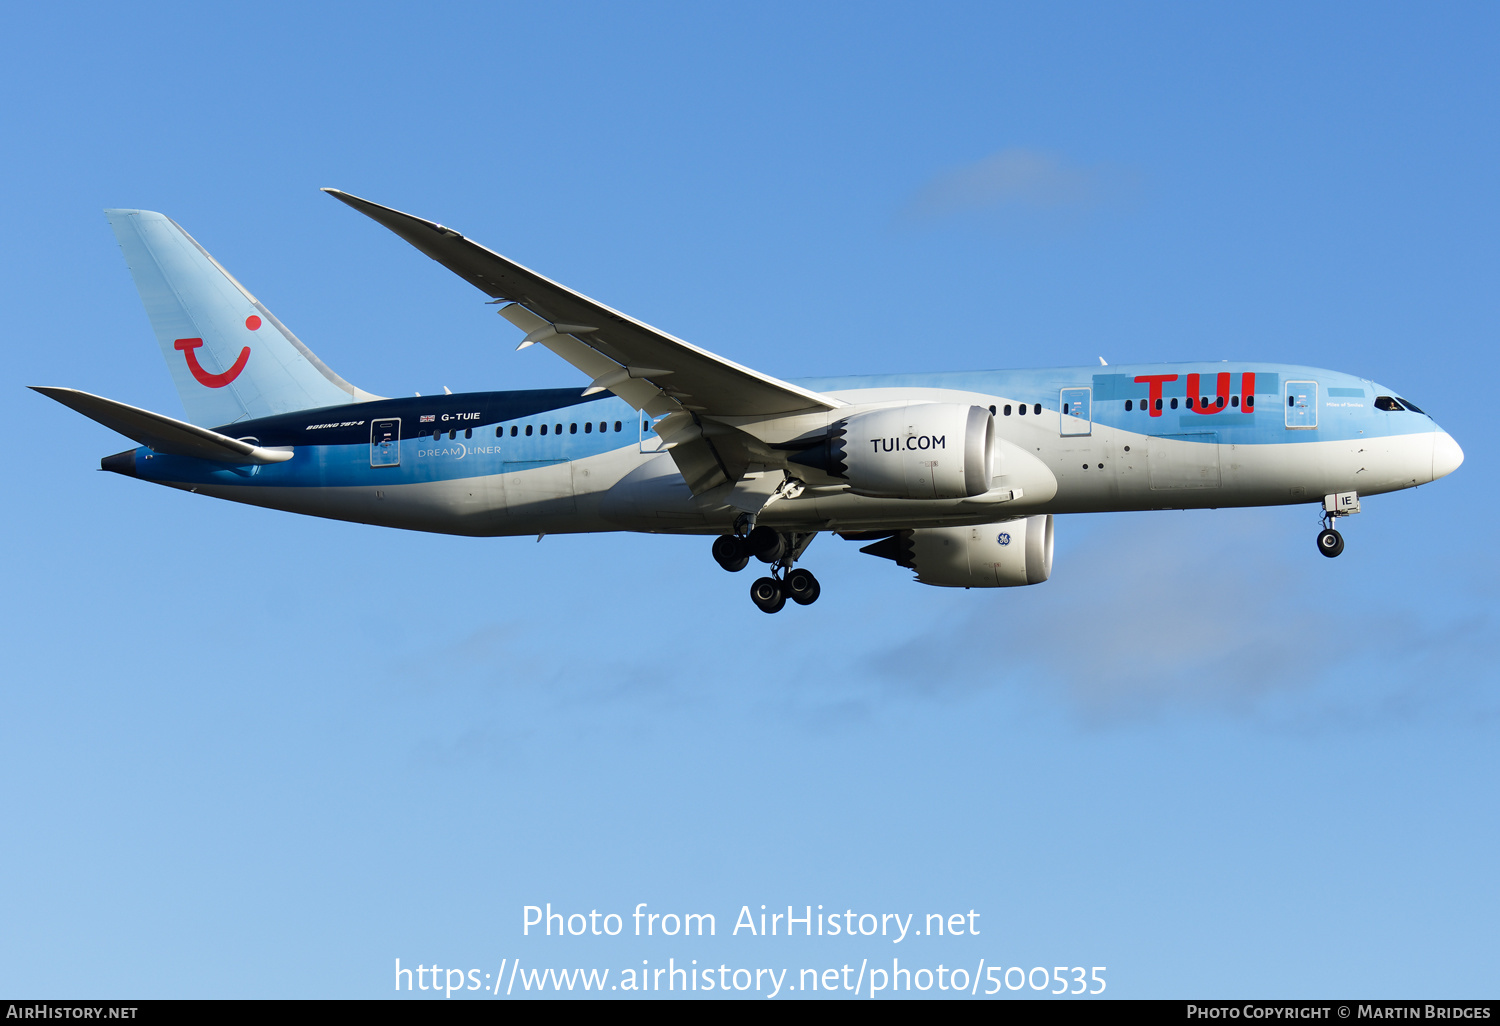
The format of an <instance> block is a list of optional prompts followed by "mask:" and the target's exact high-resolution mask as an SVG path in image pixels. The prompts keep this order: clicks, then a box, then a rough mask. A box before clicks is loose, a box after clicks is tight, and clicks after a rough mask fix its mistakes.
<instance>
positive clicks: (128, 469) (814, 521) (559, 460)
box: [37, 190, 1463, 612]
mask: <svg viewBox="0 0 1500 1026" xmlns="http://www.w3.org/2000/svg"><path fill="white" fill-rule="evenodd" d="M326 191H328V192H329V193H330V194H332V195H333V196H335V197H336V198H338V199H340V200H341V201H343V202H345V203H347V204H348V205H350V206H352V207H354V208H355V209H356V210H359V211H361V212H362V213H365V214H367V215H368V216H370V217H371V218H372V219H374V220H376V221H377V222H379V223H380V224H382V225H384V226H385V227H387V228H389V229H390V230H392V231H393V232H395V233H396V234H397V235H399V236H401V237H402V238H403V239H405V240H406V241H408V242H410V243H411V244H412V245H413V246H415V247H416V248H418V249H419V250H421V251H422V252H424V253H426V254H427V255H428V256H430V257H432V258H433V259H435V260H438V261H439V262H440V263H443V264H444V265H445V266H446V267H448V268H449V269H451V270H453V271H454V272H455V273H457V274H459V275H460V276H462V277H464V278H465V279H467V280H469V281H470V282H471V283H473V284H474V285H476V286H477V287H478V288H480V289H481V290H483V291H484V292H486V293H487V294H489V295H490V296H492V297H494V298H493V300H492V301H493V302H494V303H495V304H496V305H501V304H503V305H502V308H501V309H500V311H499V312H500V314H501V315H502V316H503V317H504V318H505V319H506V320H508V321H509V322H510V323H512V324H513V325H515V326H516V327H517V328H518V329H520V330H521V331H522V332H524V337H523V338H522V339H521V343H520V347H522V348H524V347H526V346H530V345H537V344H540V345H544V346H546V347H547V348H549V349H551V350H552V351H553V352H555V353H556V354H557V355H559V356H561V357H562V358H563V359H564V360H566V361H568V362H569V363H571V364H573V365H574V366H575V367H577V368H578V369H579V370H581V371H583V372H584V374H585V375H586V376H587V378H588V379H589V384H588V386H587V387H586V388H584V389H583V390H582V391H581V392H580V390H579V389H578V388H576V387H575V388H562V389H540V390H527V391H512V392H477V393H467V394H459V395H441V396H414V397H412V398H404V399H386V398H381V397H379V396H375V395H372V394H370V393H368V392H365V391H363V390H362V389H359V388H357V387H356V386H354V385H351V384H350V383H348V382H347V381H345V380H344V379H343V378H341V377H339V376H338V375H337V374H336V373H334V372H333V371H332V369H330V368H329V367H328V366H327V365H326V364H324V363H323V362H322V361H321V360H319V359H318V358H317V356H316V355H314V354H313V353H312V352H311V350H309V349H308V348H307V347H306V346H305V345H303V344H302V342H301V341H300V340H299V339H297V337H296V336H295V335H293V334H292V332H291V331H290V330H289V329H287V328H286V326H285V325H283V324H282V323H281V322H280V321H279V320H277V319H276V318H275V316H274V315H273V314H271V312H270V311H269V310H267V309H266V308H265V307H264V306H263V305H262V304H260V302H259V301H258V300H256V299H255V298H254V297H253V296H252V295H251V294H250V293H249V292H248V291H246V290H245V288H244V287H243V286H242V285H241V284H240V283H239V282H237V281H236V280H235V279H234V278H233V277H232V276H231V275H230V274H229V272H228V271H226V270H225V269H224V268H223V267H221V266H220V265H219V264H218V263H217V262H216V261H215V260H214V259H213V257H211V256H210V255H209V254H208V252H207V251H206V250H205V249H203V247H202V246H200V245H198V243H197V242H196V241H194V240H193V239H192V237H191V236H189V235H188V234H187V233H186V232H185V231H183V229H182V228H181V227H180V226H179V225H177V224H176V223H175V222H173V221H171V220H170V219H169V218H166V217H164V216H163V215H161V214H156V213H153V212H150V211H136V210H114V211H109V212H107V213H108V216H109V219H110V223H111V225H112V226H113V228H114V230H115V234H116V237H117V239H118V240H119V242H120V246H121V249H122V251H123V253H124V255H125V258H126V262H127V264H128V265H129V267H130V270H131V273H132V276H133V277H134V278H135V281H136V284H137V287H138V289H139V291H140V293H141V297H142V301H143V303H144V304H145V307H146V311H147V314H148V316H149V317H150V320H151V323H152V327H153V330H154V331H155V333H156V336H157V340H158V344H159V346H160V348H161V351H162V353H163V356H164V357H165V358H166V361H167V364H168V368H169V370H170V371H171V373H172V377H173V381H174V383H175V384H176V385H177V388H178V391H179V394H180V395H181V396H182V399H183V406H184V408H185V410H186V413H187V419H185V420H177V419H175V418H171V417H167V416H164V415H162V414H157V413H153V412H151V411H148V410H143V409H139V408H137V407H133V406H129V405H127V404H124V403H119V402H115V401H113V400H109V399H104V398H102V397H99V396H94V395H90V394H88V393H84V392H79V391H76V390H73V389H66V388H50V387H49V388H41V387H39V388H38V389H37V391H40V392H42V393H44V394H46V395H48V396H51V397H52V398H54V399H56V400H58V401H59V402H61V403H63V404H65V405H67V406H70V407H72V408H73V409H75V410H78V411H79V412H81V413H84V414H85V415H87V416H89V417H92V418H93V419H95V420H97V421H99V422H100V423H103V424H105V425H106V426H109V427H111V428H112V429H114V430H117V431H119V432H121V433H122V434H125V435H126V436H128V437H130V438H133V439H135V440H136V441H137V442H139V443H140V444H139V445H138V446H137V447H136V448H133V449H130V450H127V451H125V452H122V453H118V454H116V455H114V456H109V457H106V458H105V459H104V460H103V461H102V466H103V468H104V469H106V470H112V471H115V472H118V473H122V474H126V475H130V476H133V477H137V478H140V479H142V480H146V481H152V482H155V483H158V484H164V485H168V486H171V487H174V488H181V489H185V490H188V491H192V492H198V493H202V494H206V495H211V496H216V497H219V498H225V499H232V500H234V501H237V502H245V503H250V504H254V505H260V506H268V507H272V508H276V509H283V510H290V511H293V512H298V513H306V514H310V515H314V516H323V517H331V518H336V519H341V520H351V521H359V522H363V523H370V524H378V525H382V526H387V527H398V528H405V529H410V530H420V531H436V532H444V533H450V534H463V535H475V536H492V535H518V534H549V533H566V532H581V531H618V530H629V531H648V532H664V533H681V534H698V535H712V536H714V542H713V556H714V558H715V559H716V560H717V561H718V562H719V563H720V565H721V566H723V567H724V568H725V569H727V570H731V571H738V570H741V569H743V568H744V567H745V566H747V565H748V563H749V562H750V560H751V559H758V560H759V561H761V562H763V563H764V564H765V565H766V566H767V567H768V570H767V576H764V577H761V578H759V579H758V580H756V581H755V582H754V584H753V585H752V588H751V598H752V600H753V601H754V602H755V604H756V605H757V606H758V607H759V608H761V609H763V610H765V611H767V612H775V611H777V610H779V609H781V608H783V607H784V605H785V603H786V602H787V601H788V600H791V601H793V602H797V603H801V604H807V603H810V602H813V601H815V600H816V599H817V598H818V596H819V593H820V592H821V585H820V584H819V582H818V581H817V579H816V578H815V577H814V576H813V575H812V574H811V573H810V572H809V571H808V570H806V569H805V568H803V567H799V566H797V565H796V564H797V563H798V562H799V560H801V558H802V556H803V554H804V552H805V551H806V550H807V547H808V545H809V544H810V543H811V541H812V539H813V538H814V537H815V536H816V535H817V534H818V533H820V532H836V533H838V534H839V535H840V536H842V537H844V538H846V539H856V540H860V541H864V542H867V543H868V544H866V545H865V546H864V547H863V549H862V551H865V552H869V553H871V554H872V555H876V556H880V557H885V558H888V559H891V560H894V561H895V562H897V563H898V564H900V565H901V566H905V567H907V568H909V569H912V570H914V571H915V572H916V579H917V580H918V581H921V582H922V583H926V584H933V585H939V586H949V587H1007V586H1015V585H1026V584H1036V583H1040V582H1042V581H1045V580H1047V579H1048V577H1049V576H1050V574H1051V564H1052V538H1053V516H1054V515H1056V514H1060V513H1079V512H1107V511H1119V510H1148V509H1150V510H1154V509H1189V508H1205V507H1219V506H1257V505H1276V504H1290V503H1317V504H1318V505H1319V508H1320V511H1321V515H1322V519H1323V523H1322V530H1321V531H1320V532H1319V535H1318V548H1319V551H1320V552H1322V553H1323V554H1324V555H1327V556H1336V555H1338V554H1339V553H1340V552H1341V551H1342V550H1343V545H1344V542H1343V538H1342V536H1341V535H1340V533H1339V532H1338V531H1337V530H1335V529H1334V526H1333V525H1334V523H1335V522H1336V520H1337V519H1338V518H1341V517H1344V516H1348V515H1350V514H1351V513H1356V512H1358V511H1359V509H1360V500H1361V499H1362V498H1363V497H1367V496H1371V495H1377V494H1381V493H1383V492H1390V491H1395V490H1398V489H1401V488H1410V487H1414V486H1417V485H1421V484H1425V483H1427V482H1430V481H1433V480H1436V479H1437V478H1439V477H1442V476H1444V475H1446V474H1448V473H1451V472H1452V471H1453V470H1455V469H1456V468H1457V467H1458V466H1459V464H1460V463H1461V462H1462V460H1463V453H1462V451H1461V450H1460V449H1459V447H1458V445H1457V443H1456V442H1454V440H1453V439H1452V438H1451V437H1450V436H1449V435H1448V434H1447V433H1446V432H1444V431H1442V429H1441V428H1439V427H1438V426H1437V425H1436V423H1434V422H1433V420H1432V419H1431V418H1430V417H1429V416H1428V415H1427V414H1426V413H1425V412H1423V411H1422V410H1421V409H1420V408H1418V407H1417V406H1415V405H1414V404H1413V403H1411V402H1410V401H1408V400H1407V399H1406V398H1405V397H1403V396H1401V395H1400V394H1399V393H1398V392H1397V391H1396V390H1394V389H1392V388H1389V387H1386V386H1383V385H1381V384H1379V383H1376V382H1374V381H1370V380H1368V379H1365V378H1360V377H1357V376H1354V375H1349V374H1343V373H1338V372H1333V371H1328V370H1323V369H1319V368H1313V367H1300V366H1288V365H1279V364H1265V363H1227V362H1223V363H1185V364H1152V365H1139V366H1120V367H1107V366H1100V367H1094V368H1054V369H1041V370H1018V371H981V372H966V373H939V374H913V375H884V376H879V377H845V378H828V379H816V380H801V381H781V380H778V379H775V378H772V377H769V376H767V375H763V374H760V373H758V372H756V371H753V370H751V369H749V368H745V367H742V366H740V365H738V364H734V363H732V362H730V361H727V360H724V359H722V358H720V357H717V356H715V355H714V354H712V353H709V352H707V351H705V350H702V349H699V348H697V347H695V346H692V345H690V344H689V343H687V342H683V341H682V340H680V339H676V338H673V337H672V336H670V335H667V334H666V333H664V332H661V331H659V330H657V329H655V328H652V327H650V326H649V325H645V324H642V323H641V322H639V321H635V320H633V319H632V318H629V317H628V316H626V315H624V314H621V313H619V312H617V311H614V310H612V309H610V308H609V307H607V306H604V305H603V304H600V303H597V302H595V301H594V300H591V299H589V298H587V297H585V296H582V295H580V294H578V293H576V292H573V291H571V290H569V289H567V288H565V287H564V286H561V285H559V284H557V283H555V282H552V281H550V280H549V279H546V278H544V277H542V276H541V275H539V274H537V273H536V272H533V271H530V270H528V269H527V268H525V267H523V266H521V265H519V264H516V263H514V262H513V261H510V260H507V259H506V258H504V257H502V256H500V255H499V254H497V253H494V252H492V251H490V250H488V249H485V248H484V247H482V246H479V245H478V244H476V243H474V242H472V241H471V240H469V239H467V238H465V237H464V236H463V235H461V234H460V233H458V232H456V231H453V230H452V229H449V228H446V227H444V226H442V225H439V224H435V223H433V222H429V221H425V220H422V219H420V218H416V217H412V216H411V215H408V214H403V213H401V212H400V211H396V210H392V209H391V208H388V207H382V206H379V205H378V204H374V203H370V202H369V201H367V200H362V199H359V198H358V197H354V196H350V195H348V194H346V193H342V192H338V191H336V190H326ZM1101 362H1102V361H1101ZM208 425H213V426H212V427H210V426H208Z"/></svg>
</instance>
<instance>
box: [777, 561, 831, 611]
mask: <svg viewBox="0 0 1500 1026" xmlns="http://www.w3.org/2000/svg"><path fill="white" fill-rule="evenodd" d="M782 588H783V590H785V591H786V593H787V596H788V597H789V598H790V599H791V600H792V601H793V602H795V603H797V605H799V606H810V605H812V604H813V603H814V602H816V601H818V596H819V595H820V594H822V592H823V587H822V585H820V584H818V579H817V578H816V577H814V576H813V575H812V572H811V571H808V570H803V569H802V568H801V567H798V568H797V569H796V570H793V571H792V572H791V573H789V574H787V575H786V581H785V582H784V583H783V584H782Z"/></svg>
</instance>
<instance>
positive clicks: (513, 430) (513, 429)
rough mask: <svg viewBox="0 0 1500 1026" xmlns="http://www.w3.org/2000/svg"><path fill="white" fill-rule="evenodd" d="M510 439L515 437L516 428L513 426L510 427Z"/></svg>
mask: <svg viewBox="0 0 1500 1026" xmlns="http://www.w3.org/2000/svg"><path fill="white" fill-rule="evenodd" d="M510 437H512V438H514V437H516V426H515V425H514V424H512V425H511V426H510Z"/></svg>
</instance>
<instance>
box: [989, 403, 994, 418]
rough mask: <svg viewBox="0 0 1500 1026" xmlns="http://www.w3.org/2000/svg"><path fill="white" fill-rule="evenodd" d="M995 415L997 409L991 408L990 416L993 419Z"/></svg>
mask: <svg viewBox="0 0 1500 1026" xmlns="http://www.w3.org/2000/svg"><path fill="white" fill-rule="evenodd" d="M994 415H995V408H994V407H993V406H991V407H990V416H991V417H993V416H994Z"/></svg>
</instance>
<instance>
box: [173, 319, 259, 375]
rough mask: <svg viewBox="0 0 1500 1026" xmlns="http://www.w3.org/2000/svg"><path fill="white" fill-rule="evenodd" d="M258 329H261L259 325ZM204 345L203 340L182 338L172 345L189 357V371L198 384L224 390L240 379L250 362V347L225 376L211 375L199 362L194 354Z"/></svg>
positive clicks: (241, 353) (247, 347)
mask: <svg viewBox="0 0 1500 1026" xmlns="http://www.w3.org/2000/svg"><path fill="white" fill-rule="evenodd" d="M256 327H259V325H258V324H257V325H256ZM202 344H203V340H202V339H201V338H180V339H178V340H177V341H176V342H173V343H172V345H173V346H174V347H175V348H177V349H181V350H182V354H183V356H185V357H187V365H188V370H190V371H192V372H193V377H195V378H197V379H198V384H200V385H203V386H205V387H207V388H223V387H224V386H225V385H227V384H229V383H230V382H231V381H233V380H234V379H235V378H237V377H239V376H240V371H242V370H244V369H245V364H246V363H248V362H250V347H249V346H246V347H245V348H244V349H241V350H240V356H239V359H237V360H235V361H234V366H233V367H230V368H229V369H228V370H227V371H225V372H224V373H223V374H210V373H209V372H208V371H206V370H204V369H203V365H202V364H200V363H199V362H198V354H197V353H195V352H193V350H194V349H197V348H198V347H199V346H201V345H202Z"/></svg>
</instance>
